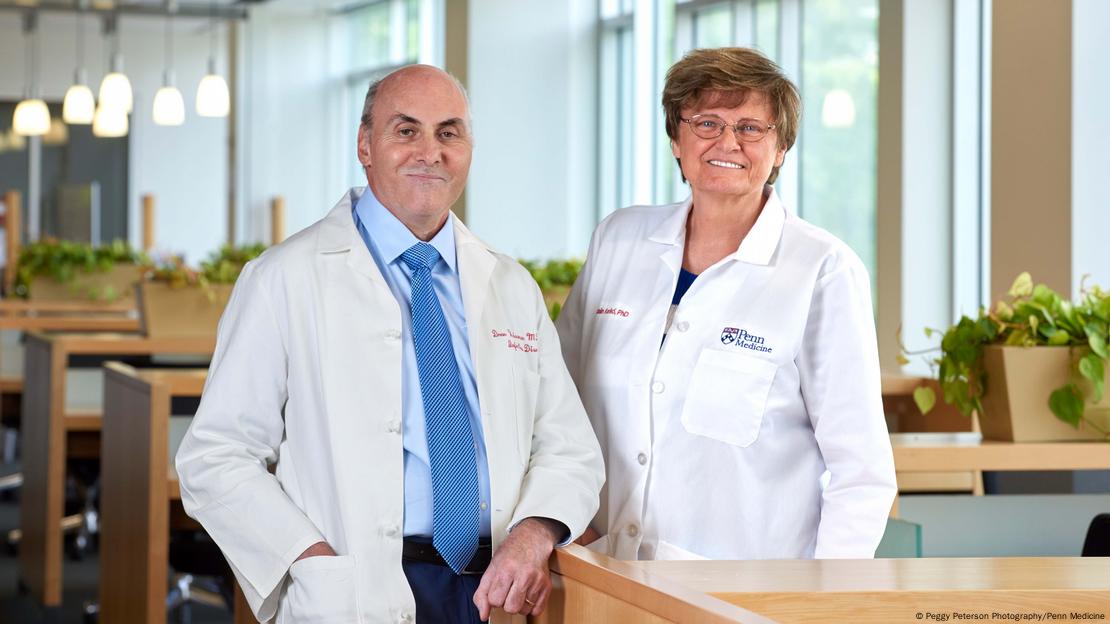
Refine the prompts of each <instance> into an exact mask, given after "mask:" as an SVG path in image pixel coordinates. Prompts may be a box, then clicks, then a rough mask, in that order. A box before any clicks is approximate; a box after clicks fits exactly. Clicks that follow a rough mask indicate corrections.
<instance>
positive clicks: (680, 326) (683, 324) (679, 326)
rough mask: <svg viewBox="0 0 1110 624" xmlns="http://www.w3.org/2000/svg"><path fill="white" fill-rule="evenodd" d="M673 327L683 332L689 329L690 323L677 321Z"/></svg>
mask: <svg viewBox="0 0 1110 624" xmlns="http://www.w3.org/2000/svg"><path fill="white" fill-rule="evenodd" d="M674 328H675V329H677V330H678V331H680V332H684V331H686V330H687V329H690V324H689V323H687V322H686V321H679V322H677V323H675V324H674Z"/></svg>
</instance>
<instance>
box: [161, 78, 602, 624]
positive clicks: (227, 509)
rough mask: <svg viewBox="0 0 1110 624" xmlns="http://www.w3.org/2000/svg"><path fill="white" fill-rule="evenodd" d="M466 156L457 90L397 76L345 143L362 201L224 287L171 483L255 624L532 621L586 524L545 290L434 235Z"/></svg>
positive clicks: (581, 454)
mask: <svg viewBox="0 0 1110 624" xmlns="http://www.w3.org/2000/svg"><path fill="white" fill-rule="evenodd" d="M471 151H472V140H471V135H470V117H469V110H468V106H467V101H466V96H465V94H464V93H463V91H462V88H461V86H459V85H458V83H457V82H456V81H455V80H454V79H453V78H451V77H450V76H449V75H447V74H445V73H444V72H442V71H440V70H438V69H435V68H432V67H427V66H419V65H416V66H409V67H405V68H402V69H400V70H398V71H396V72H394V73H392V74H390V75H389V76H387V77H385V78H384V79H382V80H381V81H380V82H378V83H375V84H374V85H371V87H370V90H369V91H368V93H367V97H366V103H365V106H364V110H363V117H362V125H361V126H360V128H359V133H358V157H359V161H360V162H361V163H362V165H363V167H364V168H365V170H366V179H367V182H368V188H367V189H366V190H365V192H364V191H363V190H362V189H354V190H352V191H350V192H349V193H348V194H347V196H345V197H344V198H343V199H342V200H341V201H340V202H339V204H338V205H337V206H336V207H335V208H334V209H333V210H332V211H331V213H329V214H328V216H327V217H325V218H324V219H323V220H321V221H319V222H318V223H316V224H314V225H312V226H310V227H309V228H307V229H305V230H304V231H302V232H300V233H298V234H297V235H295V236H293V237H291V238H290V239H289V240H288V241H286V242H284V243H282V244H281V245H278V246H277V247H274V248H272V249H270V250H269V251H268V252H266V253H265V254H263V255H262V256H261V257H260V258H258V259H257V260H255V261H253V262H251V263H250V264H248V265H247V266H246V267H245V268H244V270H243V273H242V275H241V276H240V278H239V281H238V283H237V284H236V286H235V291H234V293H233V295H232V297H231V300H230V302H229V303H228V307H227V310H226V312H225V313H224V316H223V318H222V319H221V321H220V328H219V332H218V338H217V347H216V353H215V356H214V358H213V360H212V366H211V369H210V371H209V376H208V383H207V385H206V387H205V391H204V396H203V397H202V399H201V404H200V408H199V410H198V412H197V415H196V417H195V419H194V421H193V425H192V426H191V427H190V429H189V433H188V434H187V435H186V437H185V440H184V442H183V443H182V445H181V448H180V451H179V452H178V454H177V469H178V473H179V476H180V479H181V497H182V502H183V503H184V505H185V509H186V511H188V513H189V514H190V515H192V516H193V517H195V518H196V519H198V520H199V521H200V522H201V524H202V525H204V527H205V528H206V529H207V530H208V532H209V533H210V534H211V536H212V538H213V539H214V540H215V541H216V542H217V543H218V544H219V546H220V548H221V549H222V550H223V552H224V554H225V555H226V556H227V559H228V561H229V563H230V564H231V566H232V568H233V570H234V572H235V575H236V577H237V578H238V580H239V584H240V585H241V586H242V588H243V591H244V593H245V594H246V597H247V601H248V602H249V603H250V605H251V608H252V610H253V611H254V613H255V615H256V616H257V617H258V618H259V620H261V621H264V622H265V621H270V620H274V619H275V618H276V619H277V621H280V622H313V623H325V622H329V623H330V622H336V623H338V622H344V623H346V622H386V621H389V622H398V621H400V622H406V621H413V619H414V618H415V619H417V620H419V621H421V622H474V621H478V620H485V619H487V618H488V617H489V616H490V614H491V611H492V610H493V609H494V608H501V609H503V610H504V611H505V612H508V613H519V614H538V613H540V612H542V611H543V609H544V606H545V603H546V600H547V597H548V594H549V592H550V588H551V584H550V579H549V578H548V573H547V567H546V563H547V559H548V558H549V556H550V554H551V551H552V548H553V547H554V546H555V545H556V544H562V543H566V542H568V541H569V540H570V539H571V538H572V537H574V536H576V535H578V534H580V533H581V532H582V530H583V529H584V527H585V526H586V523H587V522H588V521H589V519H590V518H591V517H592V516H593V514H594V512H595V511H596V510H597V506H598V492H599V490H600V488H601V483H602V480H603V468H602V464H601V459H600V449H599V448H598V445H597V440H596V438H595V437H594V435H593V433H592V430H591V429H590V425H589V422H588V421H587V419H586V416H585V413H584V411H583V409H582V404H581V402H580V401H579V399H578V396H577V394H576V393H575V390H574V385H573V382H572V381H571V380H570V377H569V375H568V374H567V370H566V367H565V366H564V364H563V361H562V358H561V355H560V349H559V343H558V338H557V336H556V334H555V331H554V328H553V327H552V324H551V322H550V321H549V319H548V317H547V313H546V310H545V308H544V304H543V301H542V298H541V296H540V293H539V290H538V288H537V286H536V285H535V283H534V282H532V281H531V278H530V276H529V275H528V273H527V272H526V271H525V270H524V269H523V268H522V267H520V266H519V265H518V264H517V263H516V262H515V261H514V260H513V259H512V258H509V257H506V256H503V255H500V254H497V253H496V252H494V251H493V250H491V249H490V248H488V247H487V246H486V245H485V244H484V243H482V242H481V241H479V240H478V239H477V238H475V237H474V236H473V235H472V234H471V233H470V232H469V231H468V230H467V229H466V228H465V227H464V226H463V225H462V224H461V223H460V222H459V221H458V220H457V219H455V217H454V216H453V215H451V213H450V206H451V205H452V204H453V203H454V202H455V200H456V199H458V196H459V194H460V193H461V192H462V190H463V187H464V185H465V183H466V176H467V172H468V170H469V167H470V158H471ZM274 462H276V464H277V468H276V472H275V473H274V474H271V473H270V472H269V471H267V464H270V463H274ZM491 551H492V555H491ZM491 556H492V561H491V560H490V558H491ZM487 565H488V568H487ZM483 572H484V573H483Z"/></svg>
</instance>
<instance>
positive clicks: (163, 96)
mask: <svg viewBox="0 0 1110 624" xmlns="http://www.w3.org/2000/svg"><path fill="white" fill-rule="evenodd" d="M154 123H156V124H158V125H159V126H180V125H181V124H183V123H185V98H183V97H181V92H180V91H178V90H177V87H171V86H165V87H162V88H161V89H158V93H155V94H154Z"/></svg>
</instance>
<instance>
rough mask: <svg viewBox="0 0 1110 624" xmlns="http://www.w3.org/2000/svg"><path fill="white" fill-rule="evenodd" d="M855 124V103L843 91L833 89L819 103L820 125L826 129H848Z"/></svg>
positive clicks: (848, 94)
mask: <svg viewBox="0 0 1110 624" xmlns="http://www.w3.org/2000/svg"><path fill="white" fill-rule="evenodd" d="M855 123H856V102H855V100H853V99H852V94H851V93H848V92H847V91H845V90H844V89H833V90H831V91H829V92H828V93H826V94H825V99H824V101H823V102H822V103H821V124H822V125H823V126H825V127H826V128H850V127H851V126H852V125H853V124H855Z"/></svg>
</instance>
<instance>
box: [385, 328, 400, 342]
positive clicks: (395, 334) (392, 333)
mask: <svg viewBox="0 0 1110 624" xmlns="http://www.w3.org/2000/svg"><path fill="white" fill-rule="evenodd" d="M385 337H386V339H387V340H400V339H401V332H399V331H397V330H396V329H391V330H389V331H387V332H385Z"/></svg>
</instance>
